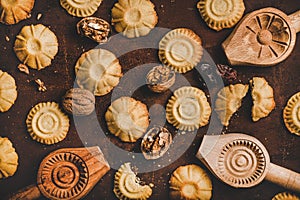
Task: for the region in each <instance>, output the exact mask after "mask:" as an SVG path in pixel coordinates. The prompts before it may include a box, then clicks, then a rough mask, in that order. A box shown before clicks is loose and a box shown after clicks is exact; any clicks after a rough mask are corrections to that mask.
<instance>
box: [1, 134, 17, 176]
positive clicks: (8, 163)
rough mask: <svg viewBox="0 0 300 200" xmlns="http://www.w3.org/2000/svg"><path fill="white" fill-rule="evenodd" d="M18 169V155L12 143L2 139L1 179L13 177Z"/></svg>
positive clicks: (4, 138)
mask: <svg viewBox="0 0 300 200" xmlns="http://www.w3.org/2000/svg"><path fill="white" fill-rule="evenodd" d="M17 168H18V154H17V153H16V150H15V148H14V147H13V145H12V143H11V141H10V140H9V139H8V138H6V137H0V179H2V178H7V177H9V176H13V175H14V174H15V172H16V171H17Z"/></svg>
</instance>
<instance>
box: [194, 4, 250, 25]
mask: <svg viewBox="0 0 300 200" xmlns="http://www.w3.org/2000/svg"><path fill="white" fill-rule="evenodd" d="M197 8H198V9H199V12H200V14H201V17H202V18H203V20H204V21H205V22H206V24H207V25H208V26H209V27H210V28H212V29H214V30H216V31H220V30H222V29H223V28H231V27H233V26H234V25H235V24H236V23H237V22H238V21H239V20H240V19H241V18H242V16H243V13H244V11H245V5H244V2H243V0H200V1H199V2H198V4H197Z"/></svg>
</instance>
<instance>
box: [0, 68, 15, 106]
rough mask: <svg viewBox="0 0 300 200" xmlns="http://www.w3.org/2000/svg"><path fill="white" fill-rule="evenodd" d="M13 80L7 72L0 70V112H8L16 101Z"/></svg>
mask: <svg viewBox="0 0 300 200" xmlns="http://www.w3.org/2000/svg"><path fill="white" fill-rule="evenodd" d="M17 96H18V93H17V86H16V82H15V79H14V78H13V77H12V76H11V75H9V74H8V73H7V72H3V71H1V70H0V112H5V111H8V110H9V109H10V108H11V107H12V105H13V104H14V103H15V101H16V99H17Z"/></svg>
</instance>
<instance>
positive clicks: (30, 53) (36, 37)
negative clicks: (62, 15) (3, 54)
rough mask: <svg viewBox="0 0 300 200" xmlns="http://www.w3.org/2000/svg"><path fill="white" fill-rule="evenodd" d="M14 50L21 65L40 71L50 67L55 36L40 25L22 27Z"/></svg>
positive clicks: (55, 44) (56, 44) (54, 48)
mask: <svg viewBox="0 0 300 200" xmlns="http://www.w3.org/2000/svg"><path fill="white" fill-rule="evenodd" d="M14 50H15V52H16V55H17V57H18V58H19V60H20V61H21V62H22V63H24V64H25V65H27V66H29V67H31V68H32V69H38V70H40V69H43V68H45V67H47V66H49V65H51V61H52V60H53V59H54V56H55V55H56V54H57V52H58V42H57V38H56V35H55V34H54V33H53V32H52V31H51V30H50V29H49V28H47V27H46V26H44V25H42V24H37V25H30V26H24V27H23V28H22V30H21V32H20V33H19V35H17V39H16V41H15V46H14Z"/></svg>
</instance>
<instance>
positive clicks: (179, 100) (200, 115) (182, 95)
mask: <svg viewBox="0 0 300 200" xmlns="http://www.w3.org/2000/svg"><path fill="white" fill-rule="evenodd" d="M210 114H211V108H210V105H209V103H208V101H207V98H206V96H205V93H204V92H203V91H202V90H200V89H198V88H195V87H191V86H185V87H181V88H179V89H177V90H176V91H175V92H174V95H173V96H172V97H171V98H170V99H169V101H168V104H167V108H166V118H167V121H168V122H169V123H170V124H172V125H174V126H175V127H176V128H177V129H179V130H183V131H194V130H195V129H198V128H199V127H202V126H205V125H207V124H208V121H209V117H210Z"/></svg>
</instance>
